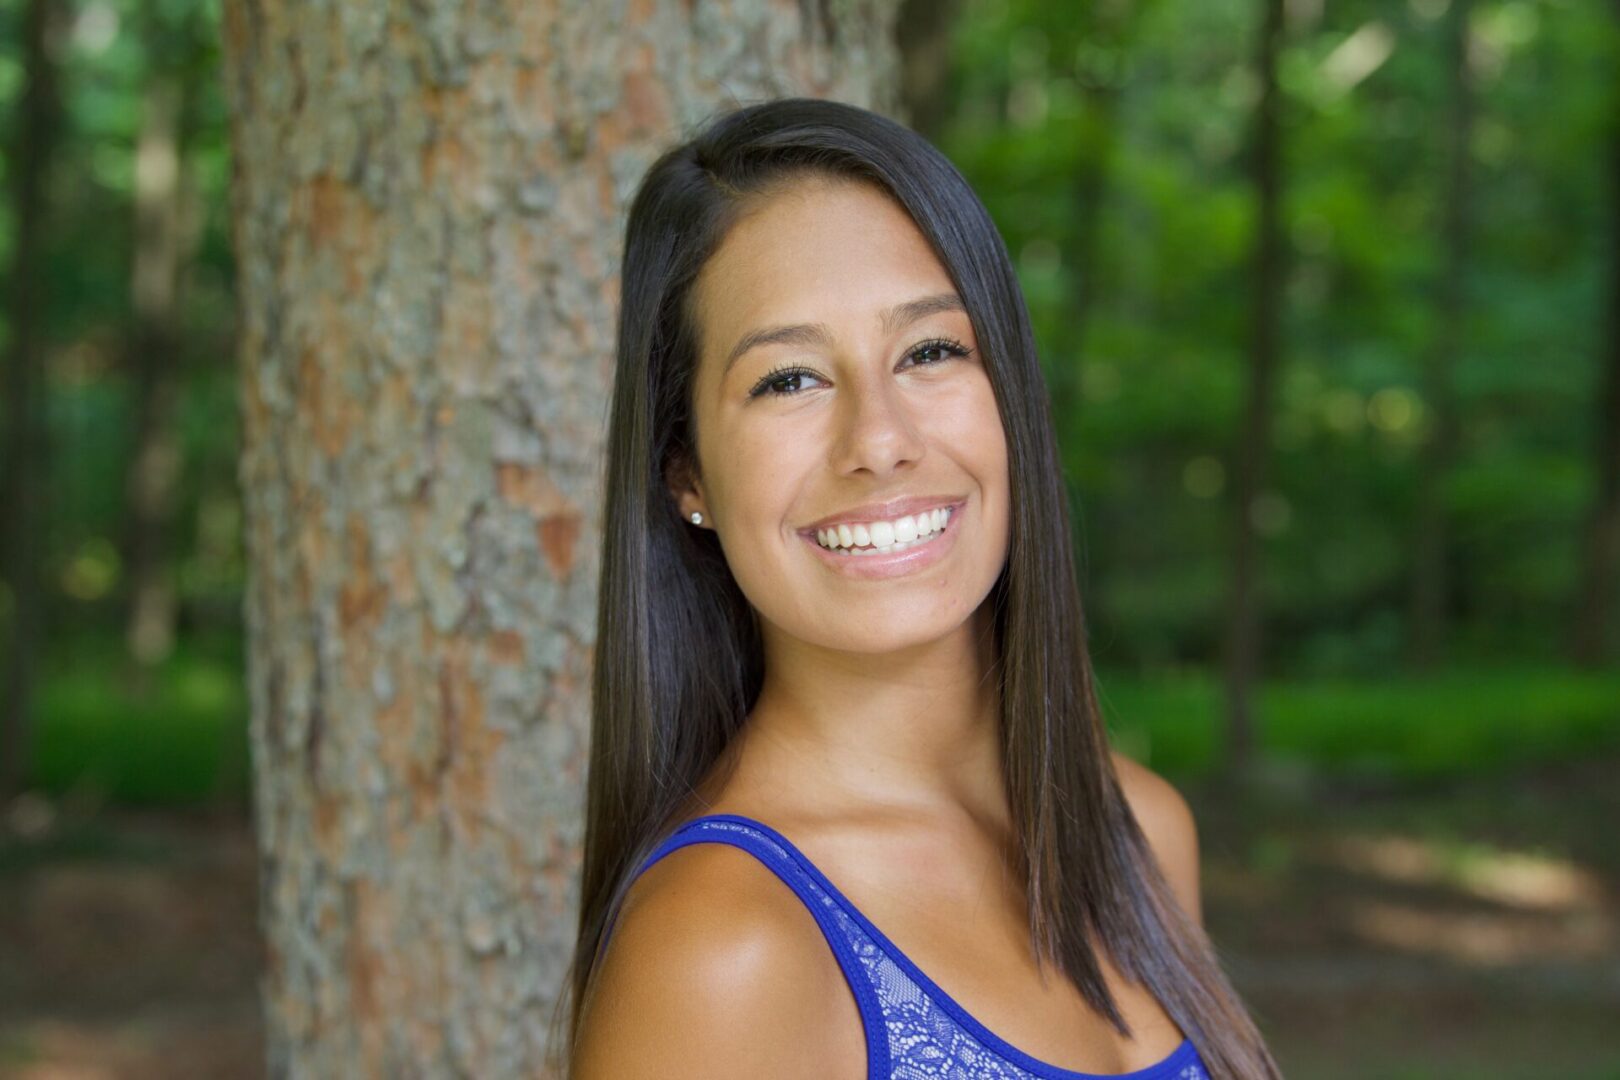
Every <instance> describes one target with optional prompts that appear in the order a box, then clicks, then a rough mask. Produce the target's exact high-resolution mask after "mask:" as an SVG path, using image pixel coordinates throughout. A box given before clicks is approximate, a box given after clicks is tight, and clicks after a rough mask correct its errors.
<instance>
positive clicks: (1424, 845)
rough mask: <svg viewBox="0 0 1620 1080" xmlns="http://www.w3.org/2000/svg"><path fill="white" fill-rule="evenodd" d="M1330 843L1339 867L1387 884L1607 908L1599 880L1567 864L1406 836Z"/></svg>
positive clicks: (1524, 904)
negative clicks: (1424, 886) (1432, 887)
mask: <svg viewBox="0 0 1620 1080" xmlns="http://www.w3.org/2000/svg"><path fill="white" fill-rule="evenodd" d="M1327 843H1328V845H1329V847H1330V854H1331V856H1332V857H1333V858H1335V860H1336V861H1337V862H1338V864H1339V865H1340V866H1342V867H1344V868H1345V869H1347V870H1352V871H1355V872H1357V873H1362V874H1373V875H1376V876H1378V877H1381V878H1384V879H1386V880H1388V881H1395V882H1401V883H1404V884H1409V885H1433V886H1443V887H1447V888H1452V889H1457V890H1460V891H1463V892H1467V893H1469V894H1470V895H1472V896H1475V897H1478V898H1479V899H1481V900H1489V901H1492V902H1494V903H1498V904H1505V905H1508V906H1510V907H1519V908H1532V909H1545V910H1552V911H1560V910H1562V911H1571V910H1575V911H1578V910H1597V909H1600V908H1601V907H1602V905H1603V897H1604V890H1603V883H1602V882H1601V881H1600V880H1599V878H1598V877H1597V875H1596V874H1594V873H1592V872H1591V871H1589V870H1586V869H1584V868H1582V867H1580V866H1577V865H1576V864H1575V863H1573V862H1571V861H1570V860H1568V859H1562V858H1557V857H1554V856H1549V855H1542V854H1537V853H1531V852H1520V851H1503V850H1501V849H1499V848H1493V847H1490V846H1489V845H1480V844H1466V845H1459V844H1452V843H1442V842H1438V841H1431V840H1421V839H1417V838H1414V837H1408V836H1375V835H1368V834H1352V835H1348V836H1339V837H1334V838H1332V839H1331V840H1329V841H1328V842H1327Z"/></svg>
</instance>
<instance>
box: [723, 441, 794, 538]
mask: <svg viewBox="0 0 1620 1080" xmlns="http://www.w3.org/2000/svg"><path fill="white" fill-rule="evenodd" d="M716 434H717V435H719V436H720V437H719V438H718V439H717V441H716V446H715V448H714V454H715V457H714V461H715V479H716V480H717V481H718V483H716V484H714V485H713V488H712V490H713V491H714V493H715V497H716V498H717V499H719V500H720V501H721V502H722V503H723V504H724V505H725V507H726V512H727V517H728V518H730V519H731V520H733V521H736V522H738V523H742V522H750V523H753V524H755V525H757V524H759V523H763V522H769V521H773V520H781V519H783V518H784V516H785V515H786V513H787V510H788V508H789V502H790V498H791V494H792V492H793V491H794V490H795V489H796V486H797V482H798V477H799V474H800V473H801V472H803V471H804V470H805V468H806V461H807V460H808V459H807V456H806V454H805V451H804V446H805V444H804V434H803V433H793V432H791V431H790V430H788V429H786V428H784V427H782V426H777V427H772V426H770V425H763V424H762V425H746V424H745V425H738V426H736V427H734V428H732V429H731V430H729V431H726V432H724V433H719V432H717V433H716Z"/></svg>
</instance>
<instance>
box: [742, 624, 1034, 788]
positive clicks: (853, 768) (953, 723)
mask: <svg viewBox="0 0 1620 1080" xmlns="http://www.w3.org/2000/svg"><path fill="white" fill-rule="evenodd" d="M992 619H993V613H992V612H991V610H990V607H989V605H988V604H985V605H981V606H980V608H979V609H978V611H976V612H975V613H974V616H973V617H972V618H971V619H969V620H968V621H967V622H965V623H963V625H962V626H961V627H959V628H958V629H957V630H956V631H953V632H952V633H950V634H948V635H946V636H945V637H942V638H939V639H937V640H934V641H930V642H926V643H921V644H918V645H914V646H909V647H907V648H905V649H903V650H899V651H896V652H891V653H884V654H881V655H874V654H870V653H860V654H856V653H849V652H840V651H837V650H833V649H827V648H822V647H820V646H815V645H811V644H808V643H806V642H804V641H801V640H797V639H792V638H788V637H786V636H785V635H783V634H780V633H779V632H776V631H774V628H772V627H770V626H769V625H768V624H764V625H762V636H763V638H764V643H765V671H766V676H765V683H764V686H763V688H762V689H761V692H760V696H759V700H758V701H757V702H756V703H755V707H754V709H753V711H752V712H751V713H750V714H749V717H748V721H747V723H746V725H745V726H744V728H743V730H742V732H741V733H740V734H739V736H738V740H739V742H740V743H741V745H740V746H739V747H737V748H736V751H737V753H738V754H739V756H740V759H741V760H740V766H741V770H742V772H743V773H744V774H746V776H747V781H746V782H747V784H748V785H749V786H750V787H752V788H754V789H756V790H761V791H765V792H769V793H770V800H771V802H772V803H773V804H775V805H783V804H785V805H790V806H792V807H793V808H794V813H795V814H796V815H798V814H802V815H804V816H810V817H817V818H832V817H843V816H845V815H847V814H851V813H854V814H862V813H866V812H876V813H894V814H902V815H907V816H913V815H927V816H930V817H934V816H937V815H940V814H953V813H960V812H966V813H968V814H971V815H973V816H975V817H984V816H988V817H989V818H991V819H992V820H999V818H1000V817H1002V816H1003V814H1004V812H1005V810H1004V808H1005V793H1004V783H1003V778H1002V771H1001V742H1000V738H1001V736H1000V697H999V693H998V690H997V685H996V682H997V678H996V675H997V673H996V671H995V643H994V636H993V634H994V627H993V623H992Z"/></svg>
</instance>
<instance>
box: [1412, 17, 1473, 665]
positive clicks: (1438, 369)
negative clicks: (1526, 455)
mask: <svg viewBox="0 0 1620 1080" xmlns="http://www.w3.org/2000/svg"><path fill="white" fill-rule="evenodd" d="M1471 6H1472V5H1471V4H1470V2H1469V0H1454V2H1453V3H1452V5H1451V10H1450V11H1449V12H1447V14H1446V28H1447V30H1446V39H1447V52H1448V54H1449V55H1448V63H1447V67H1448V68H1449V70H1450V76H1451V119H1450V123H1449V124H1448V125H1447V128H1448V135H1449V138H1448V140H1447V157H1448V161H1447V173H1446V188H1447V190H1446V200H1445V202H1446V232H1445V240H1444V242H1445V251H1446V263H1445V276H1444V278H1443V279H1442V280H1441V282H1440V289H1439V311H1438V312H1437V322H1438V326H1439V329H1438V332H1437V334H1436V335H1435V342H1434V350H1433V352H1432V353H1431V354H1430V357H1429V363H1428V365H1427V368H1426V370H1425V372H1424V375H1425V379H1424V394H1423V396H1424V399H1425V400H1426V401H1427V402H1428V404H1429V409H1430V412H1431V414H1432V419H1431V421H1430V425H1429V430H1428V433H1427V435H1426V437H1425V439H1424V443H1423V452H1422V456H1421V459H1420V462H1419V467H1418V468H1419V471H1418V490H1417V504H1416V512H1417V518H1416V522H1415V532H1414V535H1413V558H1412V582H1411V615H1410V620H1411V628H1412V629H1411V633H1412V638H1411V661H1412V665H1413V667H1414V668H1416V669H1417V670H1420V671H1421V670H1428V669H1431V668H1433V667H1435V666H1436V665H1437V664H1439V663H1440V662H1441V661H1443V660H1444V659H1445V647H1446V598H1447V596H1449V595H1450V593H1451V566H1450V560H1449V559H1448V557H1447V548H1448V547H1449V546H1450V545H1449V542H1448V539H1447V537H1448V534H1449V532H1450V529H1449V528H1448V519H1447V514H1446V500H1445V490H1446V479H1447V477H1448V476H1449V475H1450V472H1451V465H1452V460H1453V459H1454V458H1455V456H1456V448H1457V405H1456V391H1455V387H1454V386H1453V382H1454V379H1453V377H1452V369H1453V367H1454V366H1455V365H1456V363H1457V358H1458V356H1459V354H1461V353H1462V351H1463V347H1464V320H1465V318H1466V316H1467V278H1468V233H1469V229H1470V215H1469V208H1468V202H1469V168H1468V146H1469V142H1470V141H1471V132H1472V130H1473V122H1474V121H1473V116H1474V101H1473V87H1472V80H1471V79H1470V77H1469V69H1468V13H1469V8H1470V7H1471Z"/></svg>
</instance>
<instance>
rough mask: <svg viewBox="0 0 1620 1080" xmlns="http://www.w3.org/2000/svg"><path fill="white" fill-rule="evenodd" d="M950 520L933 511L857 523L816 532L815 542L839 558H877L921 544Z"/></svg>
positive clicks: (942, 512)
mask: <svg viewBox="0 0 1620 1080" xmlns="http://www.w3.org/2000/svg"><path fill="white" fill-rule="evenodd" d="M950 520H951V512H950V510H949V509H948V508H946V507H937V508H935V509H933V510H929V511H926V512H924V513H921V514H917V515H915V516H914V517H903V518H900V519H898V520H896V521H872V522H861V523H860V524H857V525H832V526H829V527H827V528H825V529H818V530H816V542H817V543H818V544H820V545H821V546H822V547H824V548H828V549H831V550H833V551H837V552H838V553H839V554H841V555H880V554H882V553H884V552H889V551H904V550H905V549H906V548H908V547H911V546H912V545H913V544H920V543H924V542H926V541H927V540H928V539H929V538H930V537H932V536H934V535H935V534H936V533H938V532H940V531H941V530H942V529H944V528H945V525H946V523H948V522H949V521H950Z"/></svg>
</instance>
